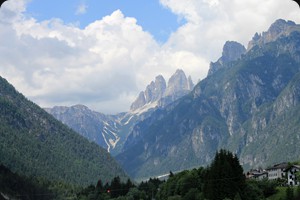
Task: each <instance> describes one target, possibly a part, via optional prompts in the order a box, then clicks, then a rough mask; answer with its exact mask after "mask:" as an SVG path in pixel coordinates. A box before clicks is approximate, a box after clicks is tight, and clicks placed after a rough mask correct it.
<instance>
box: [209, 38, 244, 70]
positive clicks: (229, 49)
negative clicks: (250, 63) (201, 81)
mask: <svg viewBox="0 0 300 200" xmlns="http://www.w3.org/2000/svg"><path fill="white" fill-rule="evenodd" d="M245 52H246V49H245V47H244V46H243V45H242V44H240V43H238V42H235V41H227V42H226V43H225V45H224V47H223V52H222V57H221V58H219V59H218V61H217V62H211V63H210V67H209V71H208V75H209V76H210V75H212V74H213V73H214V72H216V71H218V70H219V69H221V68H224V67H226V66H227V64H228V63H230V62H232V61H235V60H238V59H240V58H241V56H242V55H243V54H244V53H245Z"/></svg>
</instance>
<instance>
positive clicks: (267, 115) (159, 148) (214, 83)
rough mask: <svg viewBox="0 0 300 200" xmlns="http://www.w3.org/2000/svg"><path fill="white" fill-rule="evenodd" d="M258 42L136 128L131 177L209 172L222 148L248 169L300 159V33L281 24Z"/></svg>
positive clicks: (127, 152)
mask: <svg viewBox="0 0 300 200" xmlns="http://www.w3.org/2000/svg"><path fill="white" fill-rule="evenodd" d="M253 40H255V41H251V42H250V43H249V47H248V50H247V51H246V52H245V51H244V48H242V47H241V45H238V44H236V43H235V44H234V46H236V47H237V48H239V50H236V49H235V48H229V49H228V48H224V49H223V50H225V51H228V50H229V51H230V49H231V50H233V51H235V52H234V53H233V54H232V55H236V56H229V57H230V58H231V59H223V58H220V59H219V60H218V62H217V63H215V64H214V63H213V64H212V65H211V67H213V69H212V70H211V73H210V75H209V76H208V77H207V78H206V79H204V80H202V81H201V82H200V83H199V84H197V85H196V86H195V88H194V90H193V91H192V92H191V93H190V94H188V95H186V96H184V97H183V98H181V99H179V100H178V101H175V102H174V103H172V104H170V105H169V106H167V107H165V108H164V109H160V110H157V111H155V112H154V113H153V114H152V115H151V116H150V117H149V118H148V119H146V120H144V121H143V122H140V123H139V124H137V125H136V126H135V127H134V128H133V133H134V134H131V135H133V136H134V138H133V139H132V140H131V139H130V138H129V139H128V140H127V144H125V147H126V148H125V149H124V152H123V153H121V154H119V155H118V156H117V159H118V160H119V161H120V162H121V164H122V165H123V166H124V168H125V169H126V170H127V172H128V173H129V174H130V175H131V176H133V177H138V178H139V177H148V176H153V175H160V174H165V173H168V172H169V171H170V170H172V171H176V170H182V169H187V168H191V167H195V166H199V165H206V164H207V163H209V162H210V161H211V159H212V158H213V156H214V154H215V152H216V151H217V150H218V149H220V148H226V149H229V150H231V151H233V152H235V153H237V154H238V155H239V156H240V160H241V161H242V163H243V164H244V167H246V168H249V167H257V166H261V165H263V166H265V165H269V164H273V163H274V162H282V161H292V160H297V159H298V158H299V155H300V148H298V147H299V145H300V133H299V130H300V123H299V119H300V110H299V109H300V105H299V102H300V89H299V88H300V81H299V76H300V75H299V73H300V26H299V25H296V24H295V23H293V22H290V21H284V20H277V21H276V22H275V23H274V24H272V25H271V27H270V28H269V30H268V31H267V32H264V33H263V34H262V35H258V34H256V36H255V37H254V38H253ZM227 45H228V43H227ZM239 52H244V53H241V54H240V53H239ZM224 55H231V53H230V52H229V53H228V52H227V53H225V54H224V52H223V56H224ZM224 60H226V62H224ZM216 65H218V66H217V67H216ZM131 141H132V142H131Z"/></svg>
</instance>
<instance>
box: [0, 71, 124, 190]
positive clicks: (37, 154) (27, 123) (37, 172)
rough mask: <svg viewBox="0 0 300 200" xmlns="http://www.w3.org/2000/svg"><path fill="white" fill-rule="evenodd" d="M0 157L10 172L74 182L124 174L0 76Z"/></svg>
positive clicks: (100, 151) (87, 182) (98, 151)
mask: <svg viewBox="0 0 300 200" xmlns="http://www.w3.org/2000/svg"><path fill="white" fill-rule="evenodd" d="M0 105H1V109H0V133H1V134H0V160H1V164H3V165H5V166H7V167H9V169H11V170H12V171H14V172H17V173H19V174H24V175H26V176H33V177H44V178H46V179H49V180H55V181H63V182H67V183H71V184H76V185H88V184H91V183H94V182H97V181H98V180H99V179H102V180H103V181H110V180H111V179H112V178H113V177H115V176H117V175H119V176H120V177H122V178H123V179H125V178H126V177H128V176H127V175H126V174H125V172H124V171H123V170H122V169H121V167H120V166H119V164H117V162H116V161H115V160H114V159H113V158H112V157H111V156H110V155H109V154H108V153H107V152H106V151H105V150H104V149H102V148H101V147H99V146H98V145H96V144H95V143H91V142H89V141H87V140H86V139H85V138H83V137H82V136H80V135H79V134H77V133H75V132H74V131H72V130H71V129H70V128H68V127H67V126H65V125H63V124H62V123H61V122H59V121H58V120H56V119H55V118H54V117H52V116H51V115H50V114H48V113H47V112H46V111H45V110H43V109H42V108H40V107H39V106H37V105H36V104H34V103H33V102H31V101H29V100H27V99H26V97H24V96H23V95H22V94H20V93H19V92H17V91H16V90H15V88H14V87H13V86H12V85H11V84H9V83H8V82H7V81H6V80H5V79H3V78H2V77H0Z"/></svg>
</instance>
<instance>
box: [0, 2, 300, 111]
mask: <svg viewBox="0 0 300 200" xmlns="http://www.w3.org/2000/svg"><path fill="white" fill-rule="evenodd" d="M160 3H161V4H162V5H163V6H165V7H166V8H167V9H170V10H171V11H172V12H173V13H175V14H177V15H178V17H179V18H185V20H186V23H185V24H184V25H182V26H181V27H179V28H178V30H177V31H176V32H174V33H172V35H171V36H170V38H169V39H168V41H167V42H166V43H164V44H159V43H157V42H156V41H155V40H154V39H153V37H152V35H151V34H150V33H148V32H145V31H144V30H143V27H141V26H139V25H138V24H137V21H136V19H135V18H132V17H126V16H124V14H123V13H122V11H121V10H116V11H114V12H113V13H111V14H110V15H108V16H106V17H104V18H102V19H99V20H97V21H94V22H93V23H91V24H89V25H88V26H86V27H85V28H84V29H80V28H78V27H75V26H72V25H66V24H65V23H64V22H63V21H62V20H60V19H49V20H48V21H42V22H37V21H36V20H35V19H34V18H32V17H28V16H27V15H25V14H24V12H25V10H26V1H24V0H23V1H22V0H18V1H8V2H7V3H6V4H5V6H3V8H1V10H0V43H1V46H0V55H1V56H0V63H1V66H0V75H1V76H2V77H4V78H7V79H8V81H10V82H11V83H12V84H13V85H14V86H15V87H16V88H17V89H18V90H19V91H20V92H22V93H23V94H25V95H26V96H27V97H28V98H29V99H31V100H33V101H34V102H36V103H38V104H39V105H41V106H43V107H50V106H54V105H74V104H78V103H81V104H85V105H87V106H89V107H91V108H93V109H95V110H98V111H100V112H104V113H116V112H121V111H127V110H128V109H129V106H130V103H131V102H133V100H134V99H135V98H136V96H137V95H138V93H139V91H141V90H144V88H145V86H146V85H147V84H148V83H149V82H150V81H151V80H153V79H154V78H155V76H157V75H159V74H162V75H163V76H164V77H165V78H169V77H170V76H171V75H172V74H173V73H174V72H175V71H176V69H177V68H181V69H183V70H184V71H185V72H186V73H187V74H188V75H191V76H192V78H193V79H194V81H196V80H198V79H203V78H204V77H205V76H206V74H207V71H208V66H209V62H210V61H215V60H216V59H217V58H218V57H219V56H220V55H221V51H222V46H223V44H224V43H225V41H227V40H236V41H238V42H241V43H243V44H244V45H247V42H248V41H249V40H250V39H251V37H252V36H253V35H254V33H255V32H261V31H264V30H266V29H267V28H268V27H269V26H270V24H271V23H273V22H274V21H275V20H276V19H278V18H284V19H290V20H294V21H296V22H298V23H299V22H300V19H299V10H298V8H297V7H296V6H295V5H294V4H293V2H292V1H282V0H266V1H259V0H251V1H243V2H241V1H240V0H222V1H220V0H202V1H199V0H189V1H182V0H160ZM79 10H80V9H79ZM85 11H86V7H83V8H82V10H81V12H80V13H81V14H83V13H84V12H85Z"/></svg>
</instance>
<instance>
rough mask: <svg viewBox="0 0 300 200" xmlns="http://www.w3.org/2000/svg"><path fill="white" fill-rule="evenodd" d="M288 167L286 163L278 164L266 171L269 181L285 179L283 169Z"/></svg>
mask: <svg viewBox="0 0 300 200" xmlns="http://www.w3.org/2000/svg"><path fill="white" fill-rule="evenodd" d="M287 167H288V164H287V163H280V164H277V165H274V166H273V167H269V168H267V169H266V171H267V172H268V179H269V180H276V179H283V178H285V169H286V168H287Z"/></svg>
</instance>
